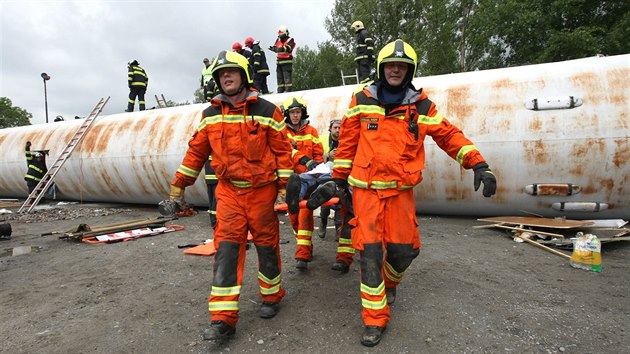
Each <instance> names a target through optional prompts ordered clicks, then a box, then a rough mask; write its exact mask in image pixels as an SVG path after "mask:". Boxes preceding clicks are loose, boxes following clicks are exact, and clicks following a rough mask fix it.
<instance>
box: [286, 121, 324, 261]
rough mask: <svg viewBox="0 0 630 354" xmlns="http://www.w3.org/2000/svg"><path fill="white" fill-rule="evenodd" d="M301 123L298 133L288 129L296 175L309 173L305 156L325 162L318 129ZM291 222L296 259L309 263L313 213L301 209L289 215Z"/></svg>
mask: <svg viewBox="0 0 630 354" xmlns="http://www.w3.org/2000/svg"><path fill="white" fill-rule="evenodd" d="M300 123H302V124H301V125H300V128H299V129H298V130H297V131H294V130H292V129H291V128H290V127H288V128H287V133H288V136H289V139H290V140H291V142H292V144H293V146H294V149H293V152H292V154H293V163H294V170H295V173H303V172H306V171H307V169H306V167H305V166H304V165H302V164H300V162H299V161H300V159H302V158H303V157H305V156H306V157H308V158H310V159H313V160H315V161H317V162H319V163H321V162H323V161H324V146H323V145H322V142H321V141H320V140H319V134H318V133H317V129H315V128H314V127H313V126H312V125H310V124H308V121H302V122H300ZM289 220H290V221H291V226H292V227H293V233H294V234H295V238H296V241H297V246H296V249H295V259H302V260H305V261H307V262H308V261H310V260H311V258H312V257H313V241H312V235H313V228H314V227H313V211H312V210H309V209H307V208H303V209H300V212H299V213H298V214H289Z"/></svg>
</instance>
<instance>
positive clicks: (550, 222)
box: [477, 216, 593, 229]
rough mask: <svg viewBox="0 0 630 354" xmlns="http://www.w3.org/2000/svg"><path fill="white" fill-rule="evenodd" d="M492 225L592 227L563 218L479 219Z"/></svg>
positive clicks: (515, 217) (564, 227)
mask: <svg viewBox="0 0 630 354" xmlns="http://www.w3.org/2000/svg"><path fill="white" fill-rule="evenodd" d="M477 220H479V221H486V222H491V223H501V224H511V225H524V226H536V227H547V228H550V229H574V228H580V227H585V226H588V225H592V224H593V222H592V221H589V220H568V219H562V218H534V217H530V216H495V217H491V218H483V219H477Z"/></svg>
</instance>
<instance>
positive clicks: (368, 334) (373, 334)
mask: <svg viewBox="0 0 630 354" xmlns="http://www.w3.org/2000/svg"><path fill="white" fill-rule="evenodd" d="M384 332H385V327H379V326H365V330H363V335H361V344H363V345H365V346H366V347H373V346H375V345H377V344H378V343H379V342H380V341H381V338H382V337H383V333H384Z"/></svg>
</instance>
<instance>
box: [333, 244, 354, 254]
mask: <svg viewBox="0 0 630 354" xmlns="http://www.w3.org/2000/svg"><path fill="white" fill-rule="evenodd" d="M337 253H352V254H354V253H355V249H354V248H352V247H342V246H339V247H337Z"/></svg>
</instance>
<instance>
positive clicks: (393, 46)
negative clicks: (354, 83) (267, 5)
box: [333, 39, 496, 347]
mask: <svg viewBox="0 0 630 354" xmlns="http://www.w3.org/2000/svg"><path fill="white" fill-rule="evenodd" d="M417 65H418V58H417V55H416V52H415V51H414V49H413V48H412V47H411V46H410V45H409V44H407V43H405V42H403V41H402V40H400V39H399V40H396V41H394V42H392V43H389V44H387V45H386V46H385V47H383V49H382V50H381V51H380V52H379V54H378V58H377V80H376V81H375V82H374V83H373V84H371V85H369V86H367V87H365V88H363V89H362V90H361V91H360V92H358V93H356V94H355V95H353V97H352V100H351V102H350V105H349V107H348V110H347V112H346V115H345V116H344V117H343V119H342V122H341V135H340V137H339V148H338V150H337V154H336V156H335V163H334V170H333V181H334V182H335V183H336V184H337V187H338V188H339V189H341V190H343V189H345V188H347V186H348V184H349V185H351V186H352V204H353V206H354V213H355V218H354V219H352V220H351V221H350V224H351V225H353V226H354V229H353V230H352V245H353V246H354V248H355V249H356V250H358V251H359V257H360V263H361V290H360V291H361V303H362V307H363V311H362V315H363V322H364V325H365V329H364V332H363V334H362V336H361V343H362V344H363V345H365V346H369V347H371V346H375V345H377V344H378V343H379V342H380V340H381V337H382V335H383V332H384V331H385V328H386V327H387V324H388V322H389V319H390V312H389V306H390V305H391V304H392V303H393V302H394V300H395V297H396V287H397V285H398V284H399V283H400V281H401V280H402V277H403V275H404V272H405V270H406V269H407V268H408V267H409V265H410V264H411V262H412V261H413V259H414V258H416V257H417V256H418V254H419V251H420V247H421V244H420V235H419V233H418V228H417V217H416V214H415V203H416V201H415V199H414V196H413V187H414V186H415V185H417V184H418V183H420V181H421V180H422V170H423V169H424V157H425V150H424V138H425V137H426V136H427V135H428V136H431V137H432V138H433V140H434V141H435V142H436V143H437V145H438V147H440V148H441V149H442V150H444V151H445V152H446V153H447V154H448V155H449V156H450V157H451V158H453V159H454V160H456V161H457V162H458V163H459V164H460V165H461V166H462V167H463V168H465V169H473V171H474V183H473V185H474V188H475V190H477V189H478V188H479V187H480V185H481V183H482V182H483V184H484V187H483V195H484V197H490V196H492V195H493V194H495V192H496V178H495V176H494V174H493V173H492V171H491V170H490V168H489V167H488V164H487V163H486V161H485V160H484V158H483V156H482V155H481V153H480V152H479V150H477V148H476V147H475V145H473V143H472V142H471V141H470V140H468V139H467V138H466V137H465V136H464V134H463V133H462V132H461V130H459V128H457V127H456V126H454V125H453V124H451V123H450V122H449V121H448V120H447V119H446V118H445V117H443V116H442V115H441V114H440V113H438V111H437V110H436V108H435V104H434V103H433V102H431V100H429V98H428V97H427V95H426V93H425V92H424V91H423V90H422V89H420V90H416V89H415V88H414V86H413V85H412V84H411V80H412V78H413V76H414V74H415V72H416V68H417Z"/></svg>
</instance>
